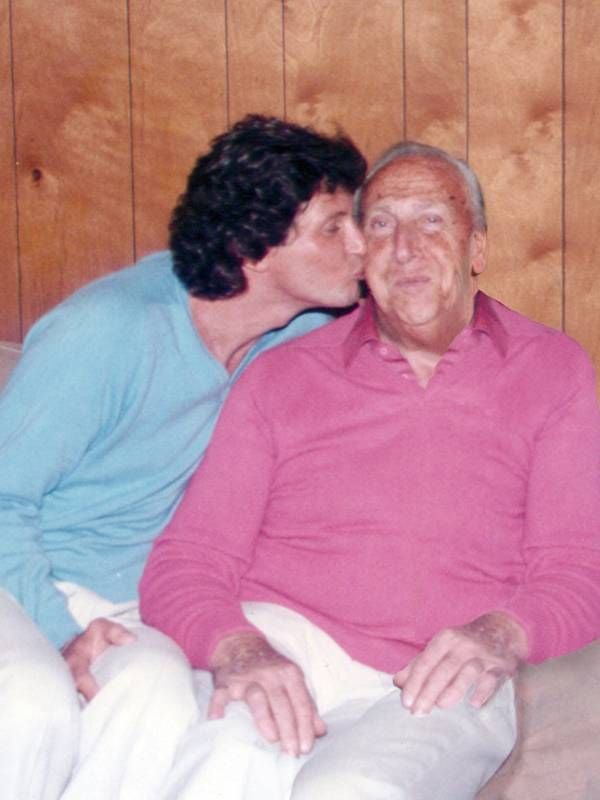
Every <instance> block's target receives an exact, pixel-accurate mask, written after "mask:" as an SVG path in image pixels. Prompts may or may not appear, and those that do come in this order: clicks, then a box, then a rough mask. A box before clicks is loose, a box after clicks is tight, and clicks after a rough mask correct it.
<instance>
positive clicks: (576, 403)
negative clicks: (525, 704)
mask: <svg viewBox="0 0 600 800" xmlns="http://www.w3.org/2000/svg"><path fill="white" fill-rule="evenodd" d="M571 344H572V343H571ZM569 350H570V353H569V363H568V365H567V364H563V365H561V363H556V364H555V365H554V366H555V369H556V371H557V373H558V372H561V373H562V375H563V378H568V386H569V387H570V388H569V391H568V393H566V394H565V392H563V397H562V399H561V400H560V401H559V402H556V403H555V404H554V407H553V408H552V410H551V411H550V413H549V414H548V416H547V418H546V420H545V422H544V425H543V427H542V429H541V431H540V433H539V434H538V436H537V439H536V441H535V444H534V450H533V456H532V461H531V468H530V473H529V481H528V494H527V506H526V534H525V539H524V545H523V553H522V555H523V558H524V560H525V575H524V580H523V582H522V583H521V585H520V586H519V589H518V590H517V592H516V593H515V594H514V596H513V597H512V599H511V601H510V602H509V603H507V604H506V605H505V606H504V608H503V609H502V610H505V611H507V612H508V613H510V614H512V615H513V616H514V617H516V618H517V619H518V620H519V621H520V622H521V624H522V625H523V626H524V627H525V630H526V632H527V634H528V641H529V660H531V661H533V662H538V661H542V660H543V659H545V658H550V657H554V656H558V655H561V654H563V653H566V652H569V651H571V650H575V649H577V648H579V647H582V646H583V645H585V644H587V643H588V642H590V641H591V640H593V639H595V638H597V637H598V636H600V414H599V410H598V403H597V400H596V386H595V379H594V372H593V368H592V366H591V364H590V362H589V359H588V358H587V356H586V355H585V354H584V353H583V352H582V351H581V350H580V349H579V348H578V347H576V346H573V347H571V348H569ZM561 383H562V385H563V386H564V385H565V384H566V381H564V380H563V381H561Z"/></svg>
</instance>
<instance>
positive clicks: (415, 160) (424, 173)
mask: <svg viewBox="0 0 600 800" xmlns="http://www.w3.org/2000/svg"><path fill="white" fill-rule="evenodd" d="M386 198H389V199H394V198H401V199H403V200H404V199H413V198H414V199H415V200H416V201H419V202H422V203H434V202H437V203H452V204H454V203H456V202H457V201H458V203H459V204H461V205H462V204H463V203H464V202H465V201H466V190H465V186H464V181H463V178H462V176H461V175H460V173H459V172H458V171H457V170H456V169H455V168H454V167H453V166H452V165H451V164H449V163H448V162H447V161H443V160H442V159H439V158H424V157H423V156H410V157H406V158H400V159H396V160H395V161H392V162H391V163H390V164H387V165H386V166H385V167H383V169H381V170H380V172H378V173H377V175H375V177H374V178H373V179H372V181H371V182H370V183H369V185H368V186H367V190H366V192H365V197H364V201H363V207H364V208H367V207H368V206H371V205H373V204H374V203H377V202H378V201H381V200H383V199H386Z"/></svg>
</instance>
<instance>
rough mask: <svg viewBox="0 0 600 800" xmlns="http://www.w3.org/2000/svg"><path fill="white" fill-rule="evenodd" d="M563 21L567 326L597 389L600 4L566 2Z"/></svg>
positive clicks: (599, 347)
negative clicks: (586, 356)
mask: <svg viewBox="0 0 600 800" xmlns="http://www.w3.org/2000/svg"><path fill="white" fill-rule="evenodd" d="M565 21H566V25H565V53H566V65H565V96H566V103H565V155H566V159H565V162H566V163H565V196H566V209H565V238H566V252H565V272H566V276H565V329H566V331H567V333H569V334H570V335H571V336H574V337H575V338H576V339H577V340H578V341H579V342H580V343H581V344H582V345H583V346H584V347H585V348H586V349H587V351H588V353H590V355H591V356H592V357H593V358H594V360H595V363H596V370H597V372H598V378H599V388H600V266H599V262H600V203H599V202H598V198H599V197H600V52H599V49H598V41H599V37H600V5H598V4H597V3H568V4H567V6H566V17H565Z"/></svg>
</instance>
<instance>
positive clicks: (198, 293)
mask: <svg viewBox="0 0 600 800" xmlns="http://www.w3.org/2000/svg"><path fill="white" fill-rule="evenodd" d="M365 172H366V162H365V159H364V158H363V156H362V155H361V153H360V152H359V151H358V149H357V148H356V146H355V145H354V144H353V142H352V141H351V140H350V139H349V138H347V137H346V136H344V135H342V134H339V135H337V136H335V137H327V136H323V135H321V134H319V133H317V132H316V131H314V130H312V129H311V128H308V127H302V126H300V125H295V124H293V123H290V122H284V121H283V120H281V119H277V118H276V117H264V116H260V115H257V114H252V115H249V116H247V117H244V119H242V120H241V121H240V122H238V123H236V124H235V125H234V126H233V127H232V128H231V130H229V131H227V132H226V133H223V134H221V135H220V136H217V137H216V138H215V139H213V141H212V146H211V149H210V150H209V152H208V153H206V155H203V156H201V157H200V158H199V159H198V161H197V162H196V164H195V166H194V168H193V170H192V172H191V173H190V175H189V177H188V181H187V187H186V191H185V193H184V194H183V195H182V196H181V197H180V198H179V201H178V204H177V206H176V208H175V210H174V211H173V215H172V218H171V224H170V227H169V230H170V240H169V245H170V248H171V252H172V254H173V261H174V270H175V273H176V275H177V276H178V278H179V279H180V280H181V282H182V283H183V285H184V286H185V287H186V289H187V290H188V292H189V293H190V294H192V295H193V296H194V297H204V298H208V299H216V298H224V297H233V296H234V295H236V294H239V293H240V292H243V291H244V289H245V288H246V278H245V276H244V273H243V270H242V263H243V261H244V259H250V260H251V261H259V260H260V259H261V258H263V257H264V256H265V255H266V253H267V251H268V250H269V248H270V247H275V246H276V245H279V244H281V243H282V242H283V241H285V238H286V236H287V233H288V230H289V228H290V225H291V224H292V221H293V219H294V217H295V215H296V212H297V211H298V209H299V208H300V206H301V205H302V204H304V203H307V202H308V201H309V200H310V199H311V197H312V196H313V195H314V194H315V193H316V192H317V191H319V190H321V191H327V192H334V191H335V190H336V189H337V188H341V189H345V190H346V191H348V192H354V191H355V190H356V189H357V188H358V187H359V186H360V184H361V183H362V181H363V179H364V176H365Z"/></svg>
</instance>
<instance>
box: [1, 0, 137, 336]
mask: <svg viewBox="0 0 600 800" xmlns="http://www.w3.org/2000/svg"><path fill="white" fill-rule="evenodd" d="M13 30H14V47H13V51H14V74H15V95H16V108H17V157H18V161H19V171H18V204H19V238H20V253H21V273H22V292H23V323H24V326H25V327H28V326H29V325H30V324H31V323H32V322H33V320H34V319H36V318H37V317H38V316H39V315H40V314H41V313H43V312H44V311H45V310H46V309H47V308H48V307H50V306H52V305H54V304H55V303H56V302H58V301H59V300H60V299H62V298H63V297H64V296H65V295H67V294H69V293H70V292H71V291H73V290H74V289H75V288H77V287H78V286H80V285H81V284H83V283H86V282H87V281H89V280H90V279H92V278H94V277H96V276H98V275H100V274H102V273H104V272H106V271H108V270H109V269H111V268H116V267H118V266H120V265H122V264H123V263H127V262H128V261H130V260H131V256H132V228H131V196H130V184H131V180H130V141H129V105H128V96H129V92H128V85H129V76H128V52H127V20H126V16H125V4H124V3H107V2H105V1H104V0H85V2H81V3H78V4H76V3H49V4H41V3H38V2H36V0H19V2H18V3H14V6H13Z"/></svg>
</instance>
